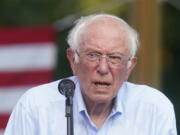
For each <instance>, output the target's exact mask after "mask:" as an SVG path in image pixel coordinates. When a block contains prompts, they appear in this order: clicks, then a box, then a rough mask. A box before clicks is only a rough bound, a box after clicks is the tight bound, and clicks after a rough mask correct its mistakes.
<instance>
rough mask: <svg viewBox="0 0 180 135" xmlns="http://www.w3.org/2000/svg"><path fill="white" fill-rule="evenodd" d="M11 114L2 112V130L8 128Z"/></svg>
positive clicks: (0, 118)
mask: <svg viewBox="0 0 180 135" xmlns="http://www.w3.org/2000/svg"><path fill="white" fill-rule="evenodd" d="M9 116H10V114H0V130H4V129H5V128H6V125H7V122H8V120H9Z"/></svg>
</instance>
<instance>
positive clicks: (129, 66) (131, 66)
mask: <svg viewBox="0 0 180 135" xmlns="http://www.w3.org/2000/svg"><path fill="white" fill-rule="evenodd" d="M128 62H129V63H128V64H127V78H126V80H128V78H129V75H130V74H131V72H132V70H133V69H134V67H135V66H136V63H137V57H134V58H132V59H131V60H130V61H128Z"/></svg>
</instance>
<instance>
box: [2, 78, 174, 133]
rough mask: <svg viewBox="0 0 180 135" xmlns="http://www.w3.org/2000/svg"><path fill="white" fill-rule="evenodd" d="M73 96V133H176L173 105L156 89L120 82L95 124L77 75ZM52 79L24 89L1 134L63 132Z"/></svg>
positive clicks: (60, 103)
mask: <svg viewBox="0 0 180 135" xmlns="http://www.w3.org/2000/svg"><path fill="white" fill-rule="evenodd" d="M71 79H72V80H73V81H74V83H75V84H76V89H75V94H74V97H73V112H74V135H177V131H176V120H175V114H174V108H173V105H172V103H171V102H170V101H169V100H168V98H167V97H166V96H165V95H164V94H162V93H161V92H160V91H158V90H156V89H153V88H151V87H148V86H145V85H137V84H133V83H129V82H124V84H123V85H122V87H121V88H120V90H119V92H118V95H117V97H116V98H115V100H114V106H113V108H112V111H111V113H110V115H109V117H108V118H107V120H106V121H105V123H104V124H103V125H102V127H101V128H97V127H96V125H95V124H94V123H93V122H92V121H91V118H90V117H89V115H88V112H87V109H86V105H85V103H84V101H83V98H82V95H81V91H80V84H79V81H78V79H77V77H75V76H73V77H71ZM58 83H59V81H55V82H52V83H49V84H44V85H41V86H38V87H35V88H32V89H30V90H29V91H27V92H26V93H25V94H24V95H23V96H22V97H21V99H20V100H19V101H18V103H17V105H16V107H15V108H14V110H13V112H12V114H11V117H10V119H9V122H8V125H7V128H6V130H5V134H4V135H66V134H67V132H66V131H67V129H66V128H67V126H66V124H67V122H66V117H65V97H64V96H63V95H61V94H60V93H59V92H58Z"/></svg>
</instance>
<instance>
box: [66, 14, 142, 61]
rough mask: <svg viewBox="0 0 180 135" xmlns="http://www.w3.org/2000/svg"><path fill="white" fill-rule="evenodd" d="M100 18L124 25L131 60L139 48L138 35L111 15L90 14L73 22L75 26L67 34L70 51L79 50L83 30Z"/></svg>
mask: <svg viewBox="0 0 180 135" xmlns="http://www.w3.org/2000/svg"><path fill="white" fill-rule="evenodd" d="M100 18H112V19H115V20H117V21H118V22H119V23H120V24H121V25H122V24H123V25H124V29H125V30H126V31H127V32H128V35H129V40H130V45H129V47H130V53H131V58H133V57H134V56H135V55H136V52H137V50H138V48H139V41H138V33H137V32H136V31H135V30H134V29H133V28H132V27H131V26H129V25H128V24H127V23H126V22H125V21H124V20H123V19H121V18H119V17H117V16H115V15H111V14H104V13H103V14H92V15H88V16H85V17H81V18H80V19H78V20H77V21H76V22H75V26H74V27H73V28H72V30H71V31H70V32H69V34H68V37H67V42H68V44H69V46H70V48H71V49H72V50H74V51H75V50H79V45H80V42H81V40H83V39H81V34H82V32H84V31H85V29H86V28H87V27H88V24H90V23H91V22H93V21H95V20H98V19H100ZM75 61H76V62H77V61H78V56H77V55H75Z"/></svg>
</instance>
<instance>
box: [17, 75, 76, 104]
mask: <svg viewBox="0 0 180 135" xmlns="http://www.w3.org/2000/svg"><path fill="white" fill-rule="evenodd" d="M70 79H72V80H73V79H74V77H70ZM61 80H62V79H60V80H56V81H53V82H50V83H46V84H42V85H39V86H36V87H32V88H30V89H29V90H27V91H26V92H25V93H24V95H22V97H21V98H20V100H19V103H21V104H24V105H27V106H28V105H33V106H37V107H40V106H45V105H49V104H53V103H56V102H61V101H62V102H64V98H65V97H64V96H63V95H61V94H60V93H59V91H58V84H59V82H60V81H61Z"/></svg>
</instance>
